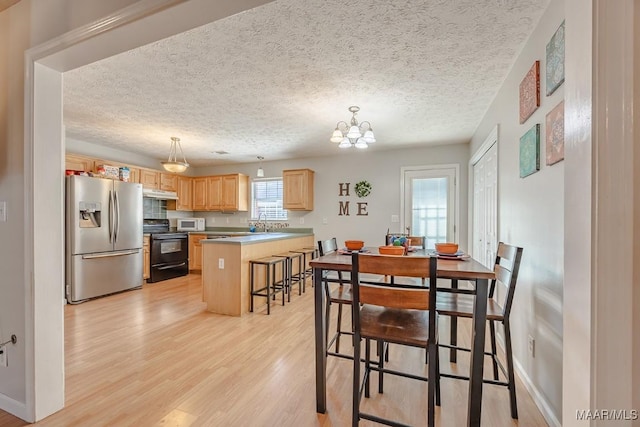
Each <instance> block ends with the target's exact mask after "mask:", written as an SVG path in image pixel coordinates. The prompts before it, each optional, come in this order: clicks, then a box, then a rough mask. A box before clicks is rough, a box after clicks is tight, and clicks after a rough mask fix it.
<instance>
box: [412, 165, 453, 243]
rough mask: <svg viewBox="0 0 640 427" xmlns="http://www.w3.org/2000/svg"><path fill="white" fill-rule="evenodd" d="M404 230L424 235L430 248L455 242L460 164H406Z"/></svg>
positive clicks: (415, 234)
mask: <svg viewBox="0 0 640 427" xmlns="http://www.w3.org/2000/svg"><path fill="white" fill-rule="evenodd" d="M401 171H402V177H401V181H402V196H401V197H402V209H401V210H402V220H403V229H407V228H409V230H410V234H411V235H413V236H425V238H426V241H425V245H426V248H427V249H434V248H435V244H436V243H440V242H456V241H457V240H458V239H457V237H458V236H457V230H458V225H457V221H458V212H457V210H458V204H459V203H458V185H457V183H458V179H459V178H458V176H459V167H458V165H437V166H417V167H403V168H402V169H401Z"/></svg>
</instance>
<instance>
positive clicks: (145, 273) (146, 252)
mask: <svg viewBox="0 0 640 427" xmlns="http://www.w3.org/2000/svg"><path fill="white" fill-rule="evenodd" d="M150 249H151V245H150V242H149V236H144V239H143V241H142V259H143V269H142V280H143V282H144V281H145V280H146V279H148V278H149V277H150V276H151V259H150V254H151V251H150Z"/></svg>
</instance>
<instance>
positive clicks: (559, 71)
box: [545, 21, 564, 96]
mask: <svg viewBox="0 0 640 427" xmlns="http://www.w3.org/2000/svg"><path fill="white" fill-rule="evenodd" d="M563 82H564V21H562V24H560V27H558V29H557V30H556V32H555V34H554V35H553V37H551V40H549V43H547V65H546V79H545V83H546V87H547V89H546V91H547V96H549V95H551V94H552V93H553V92H555V91H556V89H558V88H559V87H560V85H561V84H562V83H563Z"/></svg>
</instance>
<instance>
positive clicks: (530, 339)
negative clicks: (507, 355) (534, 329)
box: [529, 335, 536, 357]
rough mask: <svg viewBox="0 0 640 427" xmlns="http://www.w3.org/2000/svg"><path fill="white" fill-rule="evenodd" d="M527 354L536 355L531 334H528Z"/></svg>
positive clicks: (534, 341)
mask: <svg viewBox="0 0 640 427" xmlns="http://www.w3.org/2000/svg"><path fill="white" fill-rule="evenodd" d="M529 355H530V356H531V357H536V340H535V339H533V337H532V336H531V335H529Z"/></svg>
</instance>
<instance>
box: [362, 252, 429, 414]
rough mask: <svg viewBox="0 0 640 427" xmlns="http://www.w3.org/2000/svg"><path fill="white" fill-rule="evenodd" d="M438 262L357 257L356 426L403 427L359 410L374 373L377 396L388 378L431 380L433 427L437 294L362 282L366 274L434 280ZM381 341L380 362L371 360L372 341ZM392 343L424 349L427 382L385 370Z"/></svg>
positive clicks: (424, 289)
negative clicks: (367, 422)
mask: <svg viewBox="0 0 640 427" xmlns="http://www.w3.org/2000/svg"><path fill="white" fill-rule="evenodd" d="M436 267H437V259H436V258H435V257H431V258H430V257H419V256H392V255H368V254H353V255H352V270H351V291H352V313H353V321H352V323H353V330H354V356H353V408H352V411H353V414H352V425H353V426H357V425H358V422H359V420H360V419H366V420H371V421H375V422H378V423H382V424H387V425H401V424H398V423H397V422H394V421H391V420H387V419H384V418H381V417H379V416H377V415H373V414H368V413H365V412H361V411H360V400H361V397H362V391H364V394H365V397H369V393H370V392H369V377H370V374H371V371H378V372H379V381H378V391H379V392H380V393H382V392H383V378H384V377H383V376H384V374H392V375H399V376H404V377H407V378H412V379H419V380H423V381H428V383H429V386H428V393H427V395H428V396H427V399H428V419H427V421H428V425H429V426H433V425H434V415H435V405H436V404H437V405H440V375H439V361H438V343H437V323H436V310H435V304H436V289H435V287H434V289H432V290H430V289H427V288H425V287H424V286H406V285H393V284H391V283H385V282H379V283H375V284H374V283H371V282H363V280H361V276H364V275H367V274H374V275H389V276H403V277H418V278H420V277H424V276H425V275H428V276H429V278H430V280H431V281H432V283H435V280H436V271H437V269H436ZM362 340H365V352H364V353H365V354H364V376H363V382H364V383H363V384H361V382H360V368H361V366H360V365H361V360H360V359H361V348H360V347H361V341H362ZM371 340H375V341H377V342H378V361H377V363H372V362H371V361H370V345H371V344H370V341H371ZM385 343H394V344H400V345H407V346H412V347H420V348H424V349H426V350H427V352H428V354H429V361H430V362H429V371H428V377H420V376H417V375H412V374H407V373H404V372H399V371H396V370H389V369H386V368H385V367H384V356H383V355H384V353H385V352H384V345H385Z"/></svg>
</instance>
